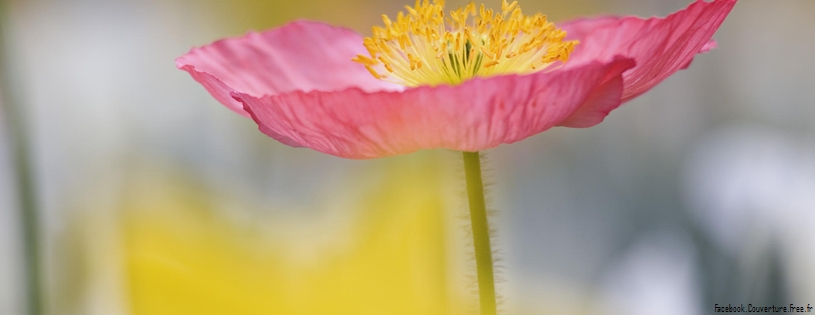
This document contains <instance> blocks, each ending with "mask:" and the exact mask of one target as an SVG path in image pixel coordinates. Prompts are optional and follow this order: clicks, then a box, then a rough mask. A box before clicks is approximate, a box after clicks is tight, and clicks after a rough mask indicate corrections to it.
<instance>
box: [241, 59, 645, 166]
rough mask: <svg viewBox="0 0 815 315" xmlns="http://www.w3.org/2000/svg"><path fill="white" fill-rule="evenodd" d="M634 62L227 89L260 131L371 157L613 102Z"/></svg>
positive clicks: (487, 140)
mask: <svg viewBox="0 0 815 315" xmlns="http://www.w3.org/2000/svg"><path fill="white" fill-rule="evenodd" d="M633 66H634V63H633V61H632V60H631V59H627V58H618V59H615V60H613V61H612V62H609V63H600V62H592V63H588V64H585V65H583V66H581V67H573V68H571V69H569V70H559V71H554V72H548V73H547V72H539V73H535V74H531V75H525V76H519V75H509V76H499V77H492V78H477V79H473V80H469V81H466V82H464V83H463V84H461V85H458V86H445V85H442V86H436V87H429V86H423V87H417V88H413V89H408V90H405V91H403V92H387V91H382V92H376V93H369V92H366V91H364V90H361V89H359V88H350V89H347V90H343V91H340V92H319V91H313V92H301V91H297V92H292V93H288V94H280V95H267V96H263V97H256V96H254V95H252V94H248V93H240V92H235V93H233V94H232V95H233V96H234V97H235V99H237V100H240V101H241V102H243V103H244V105H245V107H244V108H245V109H246V110H247V111H248V112H250V113H251V114H252V118H254V120H255V122H257V123H258V125H259V126H260V129H261V131H264V132H266V133H267V134H268V132H272V133H273V134H278V135H284V136H285V137H288V138H290V139H293V141H295V142H297V143H300V144H302V145H303V146H306V147H309V148H312V149H314V150H317V151H320V152H324V153H328V154H332V155H336V156H340V157H346V158H355V159H365V158H377V157H384V156H391V155H398V154H406V153H410V152H413V151H416V150H422V149H434V148H447V149H452V150H460V151H479V150H484V149H488V148H492V147H495V146H498V145H499V144H501V143H513V142H516V141H520V140H522V139H525V138H527V137H529V136H532V135H535V134H537V133H540V132H542V131H544V130H547V129H549V128H551V127H553V126H555V125H557V124H559V123H561V122H563V120H564V119H567V118H568V117H569V116H570V115H572V114H573V113H574V112H575V111H577V110H578V109H579V108H581V107H588V108H613V107H616V106H618V105H619V104H620V96H621V94H622V73H623V71H625V70H627V69H630V68H631V67H633ZM575 121H576V122H575V123H578V124H579V123H582V120H579V119H575Z"/></svg>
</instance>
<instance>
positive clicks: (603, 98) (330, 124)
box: [176, 0, 736, 159]
mask: <svg viewBox="0 0 815 315" xmlns="http://www.w3.org/2000/svg"><path fill="white" fill-rule="evenodd" d="M735 3H736V0H714V1H712V2H705V1H702V0H699V1H696V2H694V3H693V4H691V5H689V6H688V7H687V8H686V9H684V10H681V11H678V12H676V13H673V14H671V15H669V16H668V17H665V18H650V19H641V18H638V17H633V16H627V17H612V16H607V17H598V18H584V19H577V20H573V21H568V22H565V23H561V24H557V25H552V24H551V23H549V22H547V21H546V20H545V17H543V19H542V20H541V15H535V16H531V17H529V16H523V15H522V14H521V13H520V9H518V8H517V7H516V3H512V4H508V3H506V2H504V6H503V8H502V11H496V12H492V11H491V10H489V11H484V9H483V6H482V8H481V10H476V9H475V6H474V5H472V6H467V7H464V8H461V9H459V10H457V11H453V12H451V13H450V14H449V15H446V16H445V18H448V17H449V18H452V19H451V22H449V23H447V24H445V23H444V22H440V23H441V24H439V21H442V20H441V19H438V17H439V16H440V14H441V12H443V11H441V10H439V9H438V8H440V6H441V5H443V3H436V2H433V3H432V4H431V3H428V1H425V2H424V3H417V4H418V5H417V6H416V7H412V8H411V7H407V8H408V11H409V12H408V13H407V14H404V15H403V14H402V13H400V15H399V16H397V19H396V21H393V22H392V21H391V20H390V19H388V18H384V23H385V27H384V28H375V29H374V36H372V37H371V38H367V39H363V36H361V35H359V34H357V33H356V32H354V31H352V30H349V29H345V28H337V27H333V26H329V25H326V24H322V23H318V22H308V21H297V22H292V23H290V24H287V25H285V26H282V27H280V28H276V29H272V30H269V31H266V32H263V33H249V34H247V35H246V36H244V37H241V38H234V39H224V40H220V41H217V42H215V43H213V44H211V45H208V46H204V47H201V48H193V49H192V50H191V51H190V52H189V53H188V54H186V55H184V56H181V57H180V58H178V59H177V60H176V65H177V67H178V68H179V69H182V70H185V71H187V72H189V73H190V74H191V75H192V77H193V78H194V79H195V80H196V81H198V82H199V83H201V84H202V85H203V86H204V88H206V89H207V91H209V92H210V93H211V94H212V95H213V96H214V97H215V98H216V99H218V100H219V101H220V102H221V103H223V104H224V105H226V106H227V107H228V108H230V109H232V110H233V111H235V112H237V113H239V114H241V115H244V116H247V117H251V118H252V119H253V120H254V121H255V122H256V123H257V124H258V126H259V129H260V131H261V132H263V133H264V134H266V135H268V136H270V137H272V138H274V139H276V140H278V141H280V142H282V143H284V144H287V145H290V146H294V147H308V148H312V149H314V150H317V151H320V152H324V153H328V154H332V155H336V156H340V157H345V158H354V159H366V158H377V157H385V156H392V155H398V154H406V153H410V152H413V151H416V150H422V149H434V148H447V149H452V150H459V151H469V152H474V151H480V150H484V149H489V148H493V147H496V146H498V145H499V144H502V143H513V142H516V141H520V140H523V139H525V138H527V137H529V136H532V135H535V134H537V133H540V132H543V131H545V130H547V129H549V128H551V127H554V126H566V127H578V128H583V127H591V126H594V125H596V124H598V123H600V122H601V121H602V120H603V119H604V118H605V116H607V115H608V114H609V112H611V111H612V110H614V109H615V108H617V107H619V106H620V104H622V103H624V102H626V101H628V100H631V99H632V98H634V97H637V96H639V95H641V94H642V93H645V92H646V91H648V90H649V89H651V88H652V87H654V86H655V85H656V84H658V83H659V82H661V81H662V80H664V79H665V78H667V77H668V76H670V75H671V74H673V73H675V72H676V71H678V70H681V69H685V68H687V67H688V66H689V65H690V63H691V61H692V60H693V57H694V56H695V55H696V54H699V53H703V52H706V51H708V50H710V49H712V48H714V47H715V42H713V41H712V40H711V38H712V36H713V34H714V33H715V31H716V29H718V28H719V26H720V25H721V23H722V22H723V21H724V19H725V17H726V16H727V14H728V13H729V12H730V10H731V9H732V8H733V6H734V5H735ZM479 11H480V12H479ZM515 11H518V13H517V16H516V13H515ZM436 12H439V13H436ZM479 13H480V14H479ZM487 13H489V16H486V18H485V14H487ZM435 14H438V16H436V15H435ZM498 15H502V17H503V18H502V20H501V21H499V22H496V21H497V20H495V18H496V17H497V16H498ZM470 16H473V17H475V20H476V21H474V22H473V23H472V24H465V22H463V21H464V20H465V19H466V18H468V17H470ZM479 18H480V20H481V21H491V24H485V23H482V22H478V21H479ZM409 19H413V21H412V22H409V23H408V22H406V21H407V20H409ZM513 19H515V20H517V22H513ZM459 20H461V21H462V22H460V23H459V22H456V21H459ZM400 23H402V24H404V25H402V24H400ZM418 23H429V24H428V25H430V27H429V28H428V29H427V30H423V29H422V28H421V27H414V26H415V25H416V24H418ZM434 23H435V24H434ZM496 23H499V24H496ZM500 23H503V26H502V25H501V24H500ZM481 24H485V26H483V27H482V26H480V25H481ZM512 24H515V25H516V26H512ZM440 25H441V26H440ZM525 25H526V26H525ZM513 27H514V28H513ZM558 27H560V28H561V29H562V30H561V29H558ZM563 31H565V34H564V32H563ZM399 32H403V33H399ZM417 32H418V33H417ZM445 32H446V33H445ZM431 33H432V34H431ZM493 33H495V34H497V35H493ZM402 34H405V35H404V36H403V35H402ZM446 34H450V35H446ZM564 35H566V37H565V38H563V36H564ZM513 38H514V39H513ZM502 40H503V42H502ZM502 43H503V44H502ZM352 59H353V60H354V61H356V62H354V61H352Z"/></svg>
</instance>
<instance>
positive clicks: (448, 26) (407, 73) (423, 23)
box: [352, 0, 577, 86]
mask: <svg viewBox="0 0 815 315" xmlns="http://www.w3.org/2000/svg"><path fill="white" fill-rule="evenodd" d="M405 9H406V11H407V13H405V12H399V13H398V14H397V15H396V19H394V20H391V19H390V18H389V17H388V16H387V15H382V22H383V24H384V27H381V26H374V27H373V32H372V35H371V37H367V38H365V39H364V40H363V45H364V46H365V48H366V49H367V51H368V56H364V55H357V56H356V57H355V58H353V59H352V60H353V61H355V62H358V63H360V64H363V65H364V66H365V68H366V69H367V70H368V71H369V72H370V73H371V75H373V76H374V77H376V78H377V79H382V80H387V81H391V82H394V83H398V84H402V85H406V86H418V85H439V84H453V85H455V84H460V83H461V82H464V81H466V80H468V79H471V78H474V77H489V76H495V75H505V74H528V73H532V72H537V71H546V69H553V68H554V67H550V66H553V65H556V64H558V63H563V62H566V60H568V58H569V54H570V53H571V52H572V51H573V50H574V47H575V45H577V41H565V40H564V38H565V37H566V32H565V31H563V30H562V29H560V28H557V27H556V26H555V25H554V24H553V23H551V22H549V21H547V19H546V15H543V14H540V13H538V14H535V15H531V16H529V15H524V14H523V13H522V11H521V7H520V6H519V5H518V2H517V1H513V2H512V3H508V2H507V1H506V0H502V3H501V11H493V10H492V9H486V8H485V7H484V5H483V4H481V5H480V6H478V7H476V5H475V3H472V2H471V3H470V4H468V5H466V6H464V7H461V8H458V9H457V10H454V11H450V12H447V13H446V14H445V11H444V0H432V2H431V1H430V0H416V4H415V6H413V7H410V6H405Z"/></svg>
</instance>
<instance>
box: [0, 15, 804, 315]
mask: <svg viewBox="0 0 815 315" xmlns="http://www.w3.org/2000/svg"><path fill="white" fill-rule="evenodd" d="M689 1H690V0H660V1H656V0H572V1H544V0H525V1H521V3H520V4H521V5H522V6H523V8H524V10H525V11H527V12H535V11H540V12H544V13H546V14H548V15H549V17H550V19H552V20H555V21H561V20H565V19H568V18H572V17H577V16H583V15H597V14H602V13H614V14H635V15H640V16H652V15H659V16H664V15H666V14H668V13H671V12H673V11H676V10H679V9H681V8H684V7H685V6H686V5H687V4H688V3H689ZM410 2H411V3H410V4H412V1H410ZM405 4H408V3H405V2H404V1H401V0H400V1H396V0H377V1H373V0H330V1H329V0H311V1H299V2H291V1H275V0H272V1H256V0H229V1H227V0H6V1H5V2H4V3H3V5H4V6H5V9H6V10H5V12H2V14H3V15H2V16H0V23H1V24H0V25H2V30H3V33H2V38H3V40H4V45H5V51H4V52H3V57H4V58H5V63H3V65H4V66H5V67H4V68H2V69H0V71H2V75H3V76H4V77H5V78H6V79H7V80H6V81H4V82H5V84H6V86H0V90H2V93H4V94H6V95H4V96H6V97H4V98H3V100H5V101H7V102H9V100H11V101H13V102H15V105H16V107H18V108H19V109H20V110H19V113H18V114H19V115H18V116H15V118H10V117H3V116H2V115H9V109H10V108H11V107H9V106H8V104H2V109H3V110H2V111H0V117H2V118H3V119H2V120H0V121H3V124H4V125H0V127H2V128H0V314H9V315H16V314H21V315H22V314H26V312H25V309H26V303H25V296H26V294H25V276H24V275H25V273H24V270H25V265H24V262H23V258H22V257H23V256H24V255H23V253H24V242H23V237H22V235H23V234H22V223H21V222H22V217H21V215H20V212H19V211H18V208H19V205H20V204H21V199H20V198H19V197H18V196H19V194H18V192H19V188H20V186H19V185H18V183H17V182H16V179H15V172H14V170H15V166H14V164H13V161H14V160H13V154H14V150H13V147H12V144H13V142H14V141H13V138H12V133H11V132H10V131H9V128H8V127H9V122H10V121H13V122H16V123H18V124H19V125H21V126H22V127H23V128H24V130H25V131H26V134H27V138H28V139H27V141H26V144H27V145H28V146H29V149H30V157H29V159H28V161H29V162H30V163H31V166H32V170H33V179H34V188H35V193H36V202H37V204H38V205H39V208H40V212H39V215H40V216H39V223H40V239H39V242H38V243H39V244H40V249H41V253H42V259H43V265H42V268H43V270H44V271H43V274H44V278H43V283H44V288H43V291H44V295H43V301H44V311H45V314H59V315H62V314H91V315H95V314H99V315H116V314H123V315H124V314H132V315H142V314H470V313H472V311H473V305H474V302H475V296H474V295H472V293H471V292H470V291H471V290H472V289H473V285H474V280H473V279H472V276H473V275H474V272H473V271H472V261H471V260H470V259H469V253H468V251H467V250H466V246H467V243H468V242H467V234H466V233H465V231H464V230H463V229H462V226H466V223H467V220H466V219H463V218H462V214H465V213H466V212H465V211H466V210H465V209H466V208H465V204H464V198H463V191H464V189H463V183H462V181H463V175H462V174H461V166H460V165H459V163H460V161H459V155H458V154H455V153H452V152H449V151H446V150H435V151H426V152H419V153H415V154H411V155H406V156H399V157H392V158H384V159H377V160H368V161H354V160H345V159H340V158H336V157H333V156H328V155H324V154H321V153H317V152H315V151H310V150H307V149H294V148H290V147H286V146H284V145H282V144H279V143H277V142H275V141H274V140H272V139H270V138H267V137H266V136H264V135H262V134H261V133H260V132H258V131H257V127H256V125H255V124H254V123H253V122H252V121H250V120H247V119H244V118H242V117H240V116H238V115H236V114H234V113H232V112H230V111H229V110H227V109H226V108H225V107H223V106H221V105H220V104H219V103H217V101H216V100H215V99H213V98H212V97H210V95H209V94H208V93H207V92H206V91H205V90H204V89H203V88H202V87H201V86H200V85H199V84H197V83H196V82H194V81H193V80H192V79H191V78H190V76H189V75H188V74H187V73H185V72H182V71H179V70H176V69H175V65H174V59H175V58H176V57H178V56H181V55H182V54H184V53H186V52H187V51H188V50H189V49H190V48H191V47H193V46H201V45H205V44H208V43H210V42H212V41H214V40H216V39H219V38H222V37H227V36H239V35H242V34H244V33H245V32H247V31H248V30H264V29H267V28H271V27H276V26H279V25H282V24H284V23H286V22H287V21H291V20H293V19H300V18H305V19H314V20H322V21H326V22H329V23H332V24H335V25H343V26H348V27H351V28H353V29H356V30H358V31H360V32H361V33H363V34H368V33H369V32H370V27H371V26H372V25H378V24H379V23H381V19H380V14H382V13H387V14H389V15H393V14H395V13H396V12H397V11H399V10H402V7H403V6H404V5H405ZM462 4H464V2H463V1H448V7H452V6H458V5H462ZM493 5H494V6H498V5H500V2H498V1H495V3H494V4H493ZM813 14H815V1H810V0H783V1H758V0H742V1H740V2H739V3H738V4H737V5H736V7H735V9H734V10H733V12H732V13H731V14H730V16H729V17H728V18H727V20H726V21H725V22H724V25H723V26H722V27H721V29H720V30H719V31H718V33H717V34H716V36H715V39H716V40H717V41H718V43H719V48H718V49H716V50H714V51H713V52H711V53H708V54H705V55H701V56H698V57H697V58H696V59H695V61H694V63H693V65H692V66H691V67H690V68H689V69H688V70H686V71H681V72H679V73H677V74H676V75H673V76H672V77H670V78H669V79H668V80H667V81H665V82H664V83H662V84H660V85H659V86H658V87H657V88H655V89H653V90H652V91H650V92H648V93H647V94H645V95H643V96H641V97H639V98H637V99H635V100H633V101H631V102H629V103H627V104H625V105H624V106H622V107H621V108H620V109H618V110H616V111H614V112H613V113H612V114H611V115H610V116H609V117H608V118H606V120H605V122H604V123H602V124H600V125H598V126H596V127H593V128H590V129H567V128H555V129H552V130H550V131H547V132H545V133H542V134H540V135H536V136H533V137H531V138H529V139H527V140H525V141H522V142H519V143H516V144H512V145H502V146H499V147H498V148H495V149H493V150H489V151H488V152H487V155H488V158H489V164H488V168H489V172H490V174H491V176H490V181H491V183H492V184H494V185H493V186H491V188H490V190H491V192H490V199H491V201H490V205H491V207H492V208H494V209H496V210H498V212H497V214H495V215H494V216H492V217H491V220H492V223H493V225H494V226H495V227H496V228H497V229H498V231H499V232H498V237H497V238H496V239H495V240H494V242H495V243H496V244H497V248H498V253H499V257H500V262H499V265H500V266H501V267H500V268H499V272H500V276H499V277H500V278H501V279H502V281H501V282H500V283H499V285H498V291H499V293H500V295H501V296H502V301H503V303H502V306H501V309H503V310H504V311H505V313H507V314H652V313H656V312H659V313H661V314H668V315H671V314H677V315H679V314H682V315H684V314H708V313H712V312H713V307H714V304H715V303H718V304H720V305H721V304H724V305H727V304H728V303H730V304H741V303H744V304H745V305H746V304H748V303H752V304H754V305H756V304H758V305H772V304H775V305H787V304H790V303H795V304H804V305H805V304H807V303H815V267H813V266H815V251H814V250H813V249H815V246H813V245H815V228H814V227H815V226H814V225H813V219H815V212H814V211H813V210H815V121H814V120H815V88H813V82H815V61H813V59H812V56H815V41H812V40H811V39H812V36H811V34H810V33H811V30H813V29H815V20H813V19H812V18H811V16H812V15H813ZM15 134H16V133H15Z"/></svg>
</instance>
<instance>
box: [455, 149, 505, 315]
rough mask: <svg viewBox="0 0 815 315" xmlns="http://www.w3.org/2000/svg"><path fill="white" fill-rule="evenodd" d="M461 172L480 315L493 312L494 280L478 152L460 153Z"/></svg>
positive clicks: (494, 311) (495, 312) (494, 307)
mask: <svg viewBox="0 0 815 315" xmlns="http://www.w3.org/2000/svg"><path fill="white" fill-rule="evenodd" d="M463 154H464V173H465V174H466V177H467V198H468V200H469V203H470V221H471V224H472V228H473V245H474V246H475V264H476V268H477V269H478V297H479V300H480V301H481V315H495V314H497V313H498V311H497V309H496V306H495V279H494V275H493V271H492V249H491V248H490V226H489V223H487V207H486V204H485V202H484V184H483V182H482V181H481V157H480V156H479V155H478V152H463Z"/></svg>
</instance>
